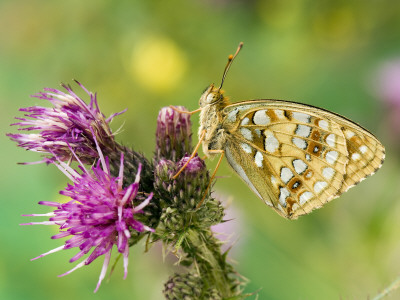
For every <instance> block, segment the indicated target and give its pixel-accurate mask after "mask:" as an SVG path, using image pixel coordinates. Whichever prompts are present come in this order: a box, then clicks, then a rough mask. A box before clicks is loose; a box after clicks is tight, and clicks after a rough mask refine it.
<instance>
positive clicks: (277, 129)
mask: <svg viewBox="0 0 400 300" xmlns="http://www.w3.org/2000/svg"><path fill="white" fill-rule="evenodd" d="M223 118H224V121H223V124H222V127H223V128H224V130H225V131H226V132H227V134H226V136H227V138H226V147H225V149H224V150H225V154H226V157H227V159H228V162H229V164H230V165H231V166H232V167H233V169H234V170H235V171H236V172H237V173H238V174H239V176H240V177H241V178H242V179H243V180H244V181H245V182H246V183H247V184H248V185H249V187H250V188H251V189H252V190H253V191H254V192H255V193H256V194H257V195H258V197H260V198H261V199H262V200H264V201H265V203H267V204H268V205H270V206H272V207H273V208H274V209H275V210H276V211H277V212H278V213H279V214H280V215H282V216H284V217H286V218H291V219H295V218H297V217H298V216H300V215H303V214H307V213H309V212H311V211H312V210H313V209H315V208H319V207H321V206H322V205H324V204H325V203H326V202H328V201H330V200H332V199H334V198H337V197H339V196H340V195H341V194H342V193H343V192H345V191H347V190H348V189H349V188H350V187H352V186H354V185H356V184H357V183H359V182H360V181H362V180H363V179H365V178H366V177H368V176H370V175H372V174H374V173H375V172H376V171H377V170H378V169H379V168H380V167H381V165H382V163H383V160H384V156H385V150H384V147H383V146H382V144H381V143H380V142H379V141H378V140H377V139H376V138H375V137H374V136H373V135H372V134H371V133H369V132H368V131H367V130H366V129H364V128H362V127H361V126H359V125H358V124H356V123H354V122H352V121H350V120H348V119H346V118H344V117H342V116H340V115H337V114H335V113H332V112H329V111H326V110H323V109H320V108H316V107H313V106H309V105H305V104H300V103H295V102H289V101H282V100H254V101H245V102H239V103H235V104H232V105H229V106H227V107H225V108H224V110H223Z"/></svg>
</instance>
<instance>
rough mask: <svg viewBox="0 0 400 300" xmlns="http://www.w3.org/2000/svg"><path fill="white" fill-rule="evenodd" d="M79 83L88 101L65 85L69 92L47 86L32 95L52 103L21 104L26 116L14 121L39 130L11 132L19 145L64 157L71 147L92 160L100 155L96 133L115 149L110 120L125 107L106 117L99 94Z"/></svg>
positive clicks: (87, 160)
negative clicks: (30, 105)
mask: <svg viewBox="0 0 400 300" xmlns="http://www.w3.org/2000/svg"><path fill="white" fill-rule="evenodd" d="M76 82H77V81H76ZM77 84H79V86H80V87H81V88H82V89H83V90H84V91H85V92H86V93H87V94H88V95H89V96H90V104H89V105H88V104H86V103H85V102H84V101H83V100H82V99H81V98H80V97H79V96H77V95H76V94H75V93H74V92H73V91H72V89H71V87H70V86H68V85H64V84H63V85H62V87H63V88H65V89H66V90H67V93H64V92H62V91H59V90H56V89H51V88H45V89H44V92H40V93H38V94H35V95H33V97H35V98H38V99H43V100H47V101H49V102H50V103H51V104H52V105H53V107H42V106H32V107H27V108H21V109H20V111H23V112H25V118H16V119H18V120H20V122H18V123H15V124H12V125H18V126H20V128H19V130H22V131H29V132H31V131H34V130H37V131H38V133H29V134H8V136H9V137H10V138H11V139H12V140H14V141H15V142H17V144H18V146H20V147H23V148H25V149H27V150H31V151H35V152H42V153H45V154H51V155H54V156H57V157H58V158H59V159H61V160H63V161H66V160H69V159H71V158H72V159H73V158H74V156H73V155H72V153H71V150H70V149H72V150H73V151H74V152H75V153H76V155H77V156H78V157H79V158H80V159H81V161H83V162H85V163H92V162H93V161H94V159H95V158H97V157H98V153H97V151H96V145H95V142H94V139H93V136H95V137H96V138H97V141H98V142H99V144H100V145H101V148H102V149H103V151H104V150H107V149H108V148H112V149H114V148H115V145H114V144H115V141H114V135H113V133H112V131H111V129H110V126H109V123H110V122H111V120H112V119H113V117H115V116H116V115H119V114H121V113H123V112H124V111H122V112H119V113H116V114H113V115H111V116H110V117H108V118H107V119H106V118H105V117H104V115H103V114H102V113H101V111H100V109H99V106H98V104H97V99H96V94H93V93H91V92H89V91H88V90H87V89H86V88H85V87H84V86H83V85H82V84H80V83H79V82H77ZM107 152H109V151H106V153H107ZM45 161H46V160H45Z"/></svg>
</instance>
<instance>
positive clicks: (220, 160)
mask: <svg viewBox="0 0 400 300" xmlns="http://www.w3.org/2000/svg"><path fill="white" fill-rule="evenodd" d="M208 152H209V153H214V154H221V156H220V157H219V160H218V162H217V166H216V167H215V170H214V172H213V173H212V175H211V178H210V182H209V183H208V186H207V188H206V191H205V192H204V195H203V198H202V199H201V200H200V202H199V203H198V204H197V206H196V209H199V208H200V206H201V205H202V204H203V202H204V200H205V199H206V197H207V193H208V190H209V189H210V186H211V184H212V182H213V180H214V177H215V174H217V170H218V168H219V166H220V164H221V162H222V159H223V158H224V155H225V151H224V150H208Z"/></svg>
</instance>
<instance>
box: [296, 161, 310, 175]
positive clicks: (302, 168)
mask: <svg viewBox="0 0 400 300" xmlns="http://www.w3.org/2000/svg"><path fill="white" fill-rule="evenodd" d="M293 167H294V170H295V171H296V173H297V174H299V175H301V174H302V173H303V172H304V171H305V170H306V169H307V164H306V163H305V162H304V161H302V160H301V159H295V160H294V161H293Z"/></svg>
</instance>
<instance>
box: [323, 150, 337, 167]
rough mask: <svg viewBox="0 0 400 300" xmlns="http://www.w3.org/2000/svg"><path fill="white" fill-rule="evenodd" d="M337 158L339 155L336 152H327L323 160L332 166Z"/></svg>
mask: <svg viewBox="0 0 400 300" xmlns="http://www.w3.org/2000/svg"><path fill="white" fill-rule="evenodd" d="M338 156H339V153H338V152H337V151H329V152H328V153H326V156H325V159H326V161H327V162H328V163H330V164H331V165H333V164H334V163H335V162H336V160H337V158H338Z"/></svg>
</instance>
